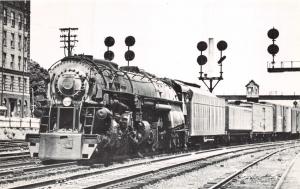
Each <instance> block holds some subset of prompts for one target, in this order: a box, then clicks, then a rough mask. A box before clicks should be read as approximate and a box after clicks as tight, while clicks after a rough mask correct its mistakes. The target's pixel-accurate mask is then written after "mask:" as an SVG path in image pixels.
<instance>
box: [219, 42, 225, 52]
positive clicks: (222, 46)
mask: <svg viewBox="0 0 300 189" xmlns="http://www.w3.org/2000/svg"><path fill="white" fill-rule="evenodd" d="M217 48H218V49H219V51H224V50H225V49H227V43H226V42H225V41H219V42H218V44H217Z"/></svg>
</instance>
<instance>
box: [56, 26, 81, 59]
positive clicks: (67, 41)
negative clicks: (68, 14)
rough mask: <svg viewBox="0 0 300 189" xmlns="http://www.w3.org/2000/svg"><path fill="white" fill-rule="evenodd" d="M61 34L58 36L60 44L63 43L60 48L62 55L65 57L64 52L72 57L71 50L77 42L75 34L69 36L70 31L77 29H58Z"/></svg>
mask: <svg viewBox="0 0 300 189" xmlns="http://www.w3.org/2000/svg"><path fill="white" fill-rule="evenodd" d="M59 30H60V31H61V33H62V35H60V38H61V40H60V42H63V44H64V45H63V46H62V47H61V48H64V53H65V56H66V50H67V52H68V56H72V50H73V48H74V47H75V43H76V42H78V40H77V39H76V37H77V35H76V34H71V33H72V31H75V30H78V28H60V29H59Z"/></svg>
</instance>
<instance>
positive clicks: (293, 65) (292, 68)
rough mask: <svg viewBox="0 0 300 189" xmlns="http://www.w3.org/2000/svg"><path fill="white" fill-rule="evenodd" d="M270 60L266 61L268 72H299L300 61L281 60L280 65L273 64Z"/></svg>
mask: <svg viewBox="0 0 300 189" xmlns="http://www.w3.org/2000/svg"><path fill="white" fill-rule="evenodd" d="M274 65H275V64H273V63H272V62H269V63H268V72H299V71H300V61H292V60H291V61H281V62H280V66H277V67H276V66H274Z"/></svg>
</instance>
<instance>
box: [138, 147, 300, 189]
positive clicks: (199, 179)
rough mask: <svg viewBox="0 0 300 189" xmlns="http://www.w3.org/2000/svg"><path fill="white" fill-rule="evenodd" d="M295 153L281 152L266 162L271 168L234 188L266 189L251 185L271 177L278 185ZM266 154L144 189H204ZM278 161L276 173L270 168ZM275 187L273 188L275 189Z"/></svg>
mask: <svg viewBox="0 0 300 189" xmlns="http://www.w3.org/2000/svg"><path fill="white" fill-rule="evenodd" d="M271 151H274V150H271ZM296 151H300V147H298V148H297V150H296ZM295 153H296V152H295V150H294V149H290V150H285V151H283V152H280V153H279V154H276V155H274V156H272V157H271V158H270V160H269V159H268V160H266V161H268V162H270V167H268V166H266V167H264V168H263V170H260V169H255V171H253V172H254V173H257V176H256V177H255V176H252V177H249V179H248V182H247V180H246V181H241V183H244V182H245V184H244V185H238V186H237V187H232V188H247V186H249V188H253V189H254V188H265V187H264V186H263V187H259V186H258V185H255V186H254V187H251V185H254V184H253V182H254V183H255V180H257V182H259V179H260V178H261V177H262V179H263V178H266V177H269V178H272V177H274V178H273V179H274V182H273V184H274V183H275V185H276V182H277V181H278V179H279V178H280V176H281V174H282V173H283V172H284V170H285V168H286V166H288V164H289V160H290V159H292V158H293V157H294V154H295ZM265 154H266V151H264V152H258V153H255V154H248V155H246V156H241V157H237V158H233V159H230V160H226V161H223V162H220V163H217V164H214V165H210V166H207V167H205V168H201V169H200V170H197V171H193V172H190V173H186V174H183V175H179V176H176V177H173V178H171V179H168V180H161V181H160V182H158V183H155V184H152V185H147V186H144V187H143V188H144V189H153V188H156V189H158V188H172V189H173V188H204V187H205V185H206V184H207V183H210V182H216V180H217V181H218V180H221V179H222V178H224V177H225V176H224V175H226V176H228V175H229V174H231V173H233V172H235V171H237V170H238V169H240V168H242V167H244V166H245V165H247V164H249V163H250V162H252V160H254V159H259V158H260V157H262V156H264V155H265ZM283 154H289V155H288V157H289V158H288V157H286V156H283ZM281 156H282V157H281ZM272 159H274V160H273V161H271V160H272ZM276 161H277V162H279V165H276V167H275V169H276V170H277V171H275V172H274V171H273V170H272V169H270V168H272V166H273V165H275V164H274V163H275V162H276ZM255 167H257V166H255ZM251 169H253V168H251ZM261 169H262V168H261ZM254 175H255V174H254ZM251 178H252V179H251ZM253 178H255V179H254V180H253ZM247 183H248V185H247ZM269 183H270V182H269ZM275 185H274V186H275ZM274 186H273V188H274ZM229 188H231V187H229Z"/></svg>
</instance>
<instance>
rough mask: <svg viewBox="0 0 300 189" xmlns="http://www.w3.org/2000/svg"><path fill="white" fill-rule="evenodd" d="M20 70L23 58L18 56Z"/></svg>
mask: <svg viewBox="0 0 300 189" xmlns="http://www.w3.org/2000/svg"><path fill="white" fill-rule="evenodd" d="M18 68H19V70H21V56H18Z"/></svg>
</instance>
